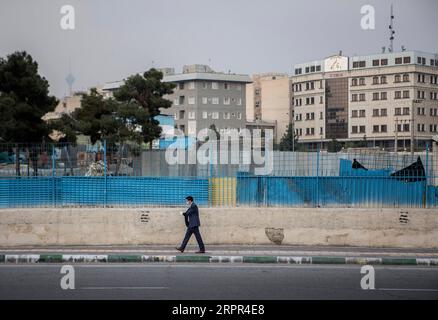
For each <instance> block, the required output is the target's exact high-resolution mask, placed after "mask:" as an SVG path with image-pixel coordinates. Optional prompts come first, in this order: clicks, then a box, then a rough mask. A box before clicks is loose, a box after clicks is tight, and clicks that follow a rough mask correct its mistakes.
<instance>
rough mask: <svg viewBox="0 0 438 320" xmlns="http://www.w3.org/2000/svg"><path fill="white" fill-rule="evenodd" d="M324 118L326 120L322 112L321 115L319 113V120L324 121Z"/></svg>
mask: <svg viewBox="0 0 438 320" xmlns="http://www.w3.org/2000/svg"><path fill="white" fill-rule="evenodd" d="M323 118H324V117H323V113H322V112H320V113H319V119H320V120H322V119H323Z"/></svg>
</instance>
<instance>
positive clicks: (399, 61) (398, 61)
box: [395, 58, 403, 64]
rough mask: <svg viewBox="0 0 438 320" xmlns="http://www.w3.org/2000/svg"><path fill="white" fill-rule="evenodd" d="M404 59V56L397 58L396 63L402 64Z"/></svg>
mask: <svg viewBox="0 0 438 320" xmlns="http://www.w3.org/2000/svg"><path fill="white" fill-rule="evenodd" d="M402 63H403V59H402V58H395V64H402Z"/></svg>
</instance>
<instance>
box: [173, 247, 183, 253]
mask: <svg viewBox="0 0 438 320" xmlns="http://www.w3.org/2000/svg"><path fill="white" fill-rule="evenodd" d="M175 249H176V250H178V251H179V252H181V253H183V252H184V249H183V248H181V247H175Z"/></svg>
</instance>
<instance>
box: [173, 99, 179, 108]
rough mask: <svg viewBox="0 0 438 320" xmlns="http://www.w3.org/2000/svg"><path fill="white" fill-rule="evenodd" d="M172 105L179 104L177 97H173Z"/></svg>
mask: <svg viewBox="0 0 438 320" xmlns="http://www.w3.org/2000/svg"><path fill="white" fill-rule="evenodd" d="M173 105H174V106H178V105H179V98H175V99H173Z"/></svg>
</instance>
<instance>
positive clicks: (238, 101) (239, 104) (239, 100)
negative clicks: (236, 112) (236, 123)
mask: <svg viewBox="0 0 438 320" xmlns="http://www.w3.org/2000/svg"><path fill="white" fill-rule="evenodd" d="M236 104H237V105H238V106H241V105H242V98H237V102H236Z"/></svg>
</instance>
